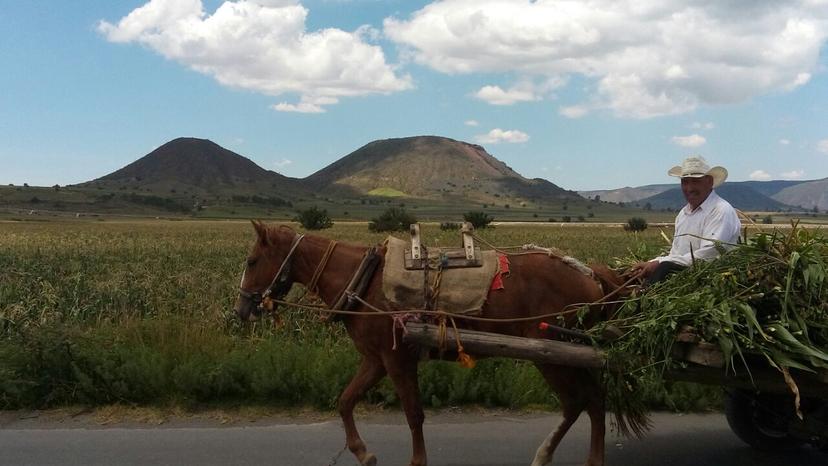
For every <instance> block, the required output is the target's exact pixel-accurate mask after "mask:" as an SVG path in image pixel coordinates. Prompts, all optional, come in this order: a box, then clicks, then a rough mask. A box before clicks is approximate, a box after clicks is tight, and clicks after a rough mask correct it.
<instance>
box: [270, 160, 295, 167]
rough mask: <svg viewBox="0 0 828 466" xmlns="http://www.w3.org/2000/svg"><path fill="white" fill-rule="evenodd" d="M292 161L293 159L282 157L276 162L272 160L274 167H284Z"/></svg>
mask: <svg viewBox="0 0 828 466" xmlns="http://www.w3.org/2000/svg"><path fill="white" fill-rule="evenodd" d="M292 163H293V160H288V159H282V160H279V161H278V162H273V166H274V167H276V168H285V167H287V166H288V165H290V164H292Z"/></svg>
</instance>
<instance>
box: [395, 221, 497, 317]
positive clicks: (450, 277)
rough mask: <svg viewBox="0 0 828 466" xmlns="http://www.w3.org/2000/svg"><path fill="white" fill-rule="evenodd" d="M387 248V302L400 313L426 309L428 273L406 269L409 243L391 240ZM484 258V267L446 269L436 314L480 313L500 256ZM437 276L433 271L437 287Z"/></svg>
mask: <svg viewBox="0 0 828 466" xmlns="http://www.w3.org/2000/svg"><path fill="white" fill-rule="evenodd" d="M385 244H386V252H385V267H383V270H382V291H383V293H384V294H385V299H386V300H388V301H390V302H392V303H394V304H395V305H396V307H397V308H398V309H424V306H425V296H424V293H423V283H424V272H423V271H422V270H406V268H405V257H404V254H405V248H406V247H408V243H407V242H405V241H403V240H401V239H398V238H395V237H393V236H389V237H388V239H387V240H386V243H385ZM481 254H482V262H483V265H482V266H481V267H468V268H452V269H443V271H442V272H441V274H442V275H441V277H440V290H439V295H438V299H437V308H436V310H440V311H446V312H453V313H457V314H474V313H477V312H479V311H480V309H481V308H482V307H483V304H484V303H485V302H486V297H487V296H488V293H489V288H490V287H491V284H492V279H494V277H495V274H496V273H497V272H498V259H497V253H496V252H495V251H483V252H482V253H481ZM437 273H438V272H437V270H429V272H428V281H429V285H431V284H433V283H434V279H435V278H436V277H437Z"/></svg>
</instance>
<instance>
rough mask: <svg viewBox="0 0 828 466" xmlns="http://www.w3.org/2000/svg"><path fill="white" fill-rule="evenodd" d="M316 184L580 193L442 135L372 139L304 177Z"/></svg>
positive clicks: (469, 194) (471, 194) (470, 195)
mask: <svg viewBox="0 0 828 466" xmlns="http://www.w3.org/2000/svg"><path fill="white" fill-rule="evenodd" d="M303 182H304V183H306V185H307V186H309V187H311V188H312V189H315V190H322V191H326V192H332V193H340V194H351V195H366V194H367V195H385V196H400V197H414V198H423V199H435V200H438V199H439V200H453V199H456V200H461V199H467V200H470V199H474V200H480V201H493V200H495V199H496V198H504V197H515V198H522V199H534V200H548V201H552V200H558V201H560V200H567V199H578V198H579V196H578V195H577V194H576V193H574V192H571V191H566V190H564V189H561V188H560V187H558V186H556V185H554V184H553V183H550V182H548V181H546V180H542V179H527V178H524V177H523V176H521V175H519V174H518V173H517V172H515V171H514V170H512V169H511V168H510V167H509V166H507V165H506V164H505V163H503V162H501V161H500V160H498V159H496V158H495V157H493V156H492V155H490V154H489V153H488V152H486V150H485V149H484V148H483V147H481V146H478V145H475V144H469V143H466V142H462V141H456V140H454V139H449V138H445V137H439V136H415V137H407V138H395V139H384V140H378V141H373V142H370V143H368V144H366V145H364V146H363V147H361V148H359V149H357V150H356V151H354V152H352V153H350V154H348V155H346V156H345V157H343V158H341V159H339V160H337V161H336V162H334V163H332V164H330V165H328V166H327V167H325V168H323V169H321V170H319V171H317V172H316V173H314V174H312V175H310V176H309V177H307V178H305V179H304V180H303Z"/></svg>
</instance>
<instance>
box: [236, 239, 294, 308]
mask: <svg viewBox="0 0 828 466" xmlns="http://www.w3.org/2000/svg"><path fill="white" fill-rule="evenodd" d="M304 237H305V235H304V234H302V235H296V236H294V237H293V242H292V243H291V245H290V250H289V251H288V253H287V256H285V259H284V260H283V261H282V265H281V266H280V267H279V270H278V271H277V272H276V276H275V277H273V281H271V282H270V285H268V287H267V288H266V289H265V291H264V293H261V292H259V291H248V290H245V289H244V288H243V287H242V284H243V283H244V276H245V273H246V272H247V269H246V268H245V271H244V272H242V278H241V282H239V295H240V296H241V297H243V298H245V299H248V300H250V301H251V302H252V303H253V304H254V305H255V306H256V307H255V309H256V311H258V313H262V312H264V311H265V310H266V309H265V302H266V301H267V299H268V298H270V295H274V296H276V299H280V298H281V297H282V296H284V295H285V294H287V292H288V291H289V290H290V287H291V285H292V284H293V282H292V281H291V280H290V268H291V258H292V257H293V253H294V252H296V248H297V247H298V246H299V243H300V242H302V239H303V238H304Z"/></svg>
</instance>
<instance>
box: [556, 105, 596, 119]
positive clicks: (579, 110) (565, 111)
mask: <svg viewBox="0 0 828 466" xmlns="http://www.w3.org/2000/svg"><path fill="white" fill-rule="evenodd" d="M558 113H560V114H561V115H563V116H565V117H567V118H573V119H574V118H581V117H584V116H586V115H587V114H588V113H589V107H587V106H585V105H571V106H569V107H561V108H559V109H558Z"/></svg>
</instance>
